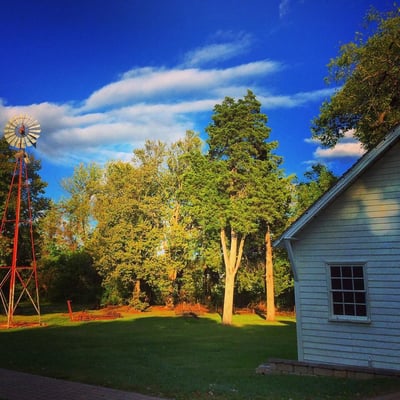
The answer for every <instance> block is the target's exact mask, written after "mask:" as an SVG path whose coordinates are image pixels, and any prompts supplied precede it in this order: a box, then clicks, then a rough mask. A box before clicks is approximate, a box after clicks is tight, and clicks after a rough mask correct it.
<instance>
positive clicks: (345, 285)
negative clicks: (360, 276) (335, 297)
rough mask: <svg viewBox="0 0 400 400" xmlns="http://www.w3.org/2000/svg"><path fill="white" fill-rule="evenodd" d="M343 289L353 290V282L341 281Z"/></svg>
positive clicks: (350, 280) (349, 280)
mask: <svg viewBox="0 0 400 400" xmlns="http://www.w3.org/2000/svg"><path fill="white" fill-rule="evenodd" d="M343 289H345V290H353V280H352V279H348V278H346V279H343Z"/></svg>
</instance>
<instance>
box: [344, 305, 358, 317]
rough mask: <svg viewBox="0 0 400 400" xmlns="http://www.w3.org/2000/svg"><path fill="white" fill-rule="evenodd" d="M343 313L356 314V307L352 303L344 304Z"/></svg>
mask: <svg viewBox="0 0 400 400" xmlns="http://www.w3.org/2000/svg"><path fill="white" fill-rule="evenodd" d="M344 313H345V315H356V308H355V306H354V304H345V305H344Z"/></svg>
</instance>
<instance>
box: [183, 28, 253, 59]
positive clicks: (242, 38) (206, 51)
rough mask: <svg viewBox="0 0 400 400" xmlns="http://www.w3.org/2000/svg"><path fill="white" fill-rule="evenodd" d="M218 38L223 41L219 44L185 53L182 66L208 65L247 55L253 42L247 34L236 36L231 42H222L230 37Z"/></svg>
mask: <svg viewBox="0 0 400 400" xmlns="http://www.w3.org/2000/svg"><path fill="white" fill-rule="evenodd" d="M219 36H222V39H223V40H222V41H221V42H219V43H212V44H209V45H205V46H202V47H198V48H197V49H194V50H192V51H189V52H188V53H186V55H185V56H184V61H183V66H185V67H194V66H202V65H207V64H210V63H215V62H218V63H219V62H221V61H226V60H230V59H232V58H234V57H236V56H238V55H243V54H245V53H247V51H248V50H249V49H250V47H251V44H252V42H253V40H252V37H251V36H250V35H248V34H239V35H236V37H235V38H234V40H232V41H231V40H229V41H226V40H224V39H231V38H230V37H228V38H226V36H227V35H219ZM229 36H231V35H229Z"/></svg>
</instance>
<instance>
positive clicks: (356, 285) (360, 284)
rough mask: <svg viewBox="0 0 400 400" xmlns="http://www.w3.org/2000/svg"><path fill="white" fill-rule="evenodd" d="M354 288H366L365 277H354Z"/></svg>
mask: <svg viewBox="0 0 400 400" xmlns="http://www.w3.org/2000/svg"><path fill="white" fill-rule="evenodd" d="M354 290H364V279H354Z"/></svg>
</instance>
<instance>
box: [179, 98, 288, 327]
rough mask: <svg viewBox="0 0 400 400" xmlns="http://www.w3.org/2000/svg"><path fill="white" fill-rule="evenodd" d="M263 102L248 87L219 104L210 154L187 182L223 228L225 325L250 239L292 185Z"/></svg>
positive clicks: (196, 203) (203, 214) (206, 215)
mask: <svg viewBox="0 0 400 400" xmlns="http://www.w3.org/2000/svg"><path fill="white" fill-rule="evenodd" d="M260 109H261V104H260V102H259V101H258V100H257V99H256V97H255V95H254V94H253V93H252V92H251V91H248V92H247V94H246V95H245V97H244V98H243V99H239V100H237V101H235V100H234V99H232V98H230V97H226V98H225V99H224V101H223V102H222V104H217V105H216V106H215V108H214V114H213V116H212V120H213V122H212V123H211V124H210V125H209V126H208V127H207V128H206V132H207V133H208V136H209V137H208V140H207V143H208V145H209V150H208V154H207V155H205V156H200V155H197V159H196V160H193V169H192V171H190V172H189V173H188V174H187V181H186V183H187V184H188V185H189V186H190V187H191V188H192V193H193V196H192V198H191V203H192V206H193V207H194V208H195V210H196V211H195V212H196V214H197V216H198V218H199V219H200V220H201V221H200V223H201V224H202V225H203V226H204V227H205V229H206V230H208V231H210V232H215V231H218V232H219V237H220V244H221V250H222V259H223V264H224V267H225V274H224V275H225V290H224V305H223V317H222V322H223V324H231V323H232V313H233V299H234V288H235V277H236V274H237V271H238V269H239V267H240V265H241V261H242V255H243V251H244V246H245V241H246V237H247V236H248V235H249V234H251V233H253V232H256V231H257V229H258V226H259V224H260V222H261V221H268V222H269V223H270V224H273V223H274V222H275V220H276V219H277V218H279V217H280V210H282V207H283V206H282V199H284V200H285V201H287V200H288V196H287V195H284V194H283V193H284V192H285V188H286V187H287V186H288V185H287V183H288V179H287V178H284V176H283V172H282V170H281V169H279V166H280V163H281V158H280V157H278V156H276V155H275V154H273V150H275V148H276V147H277V143H276V142H267V139H268V138H269V134H270V128H268V127H267V126H266V122H267V117H266V115H264V114H262V113H261V111H260Z"/></svg>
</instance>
